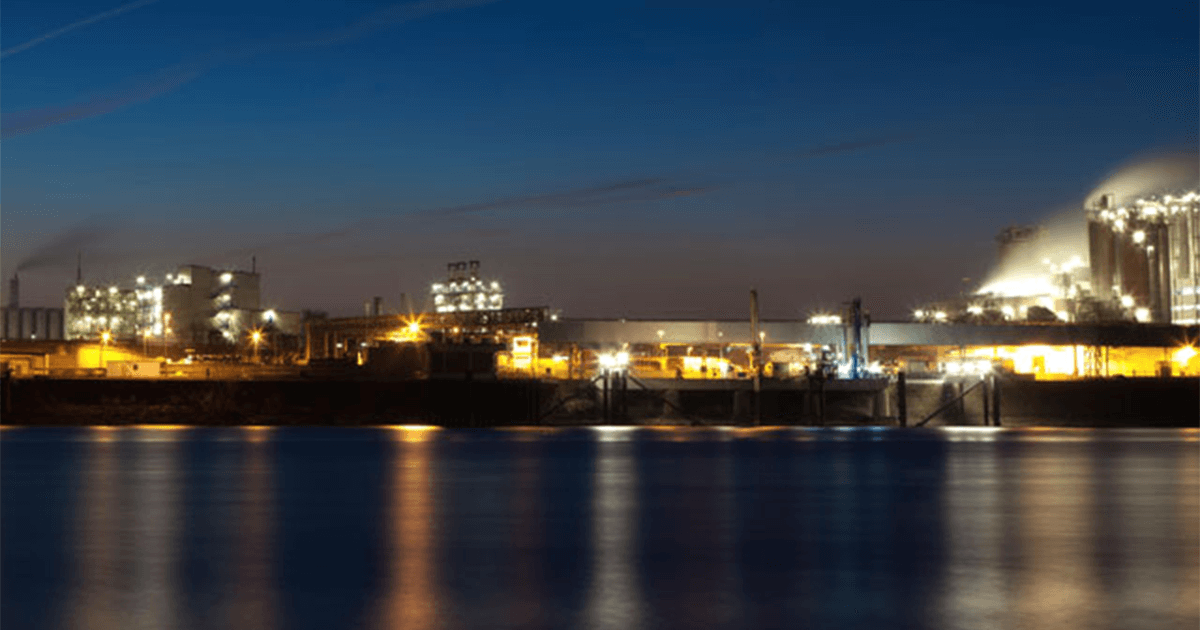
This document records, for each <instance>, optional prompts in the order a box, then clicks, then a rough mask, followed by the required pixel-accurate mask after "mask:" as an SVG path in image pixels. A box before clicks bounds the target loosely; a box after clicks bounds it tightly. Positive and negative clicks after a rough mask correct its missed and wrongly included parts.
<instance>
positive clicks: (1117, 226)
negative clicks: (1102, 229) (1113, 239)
mask: <svg viewBox="0 0 1200 630" xmlns="http://www.w3.org/2000/svg"><path fill="white" fill-rule="evenodd" d="M1113 229H1114V230H1116V231H1118V232H1123V231H1125V219H1117V220H1116V221H1113Z"/></svg>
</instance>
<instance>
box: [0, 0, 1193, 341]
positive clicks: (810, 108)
mask: <svg viewBox="0 0 1200 630" xmlns="http://www.w3.org/2000/svg"><path fill="white" fill-rule="evenodd" d="M1198 34H1200V14H1198V9H1197V3H1196V2H1195V1H1194V0H1187V1H1184V0H1177V1H1169V2H1127V1H1126V2H1057V3H1053V2H1052V3H1045V2H1042V1H1038V2H1012V1H1007V0H1006V1H995V2H975V3H968V2H903V3H900V2H897V3H862V2H849V3H835V2H830V3H806V2H782V1H776V2H755V1H747V0H738V1H726V0H639V1H637V2H616V1H613V0H604V1H602V2H532V1H529V0H497V1H495V2H486V1H481V0H427V1H424V2H416V3H387V2H374V1H366V0H358V1H354V2H348V1H342V0H328V1H322V2H303V1H297V0H287V1H268V0H262V1H260V0H253V1H239V2H228V1H225V0H209V1H204V2H200V1H198V0H158V1H152V0H142V1H140V2H133V3H128V4H119V3H114V2H111V1H105V0H86V1H75V2H68V1H58V2H46V1H44V0H5V2H4V19H3V22H2V31H0V38H2V39H0V41H2V46H0V47H2V48H3V57H2V58H3V61H2V64H3V66H2V67H3V73H2V75H0V88H2V90H3V95H4V97H3V104H2V105H3V107H2V111H3V150H2V156H3V163H2V169H3V171H2V175H3V187H2V205H3V213H2V215H0V229H2V237H3V241H2V243H3V248H2V252H0V253H2V261H0V262H2V271H3V274H4V277H5V278H7V277H11V276H12V273H13V272H14V271H15V270H16V269H17V268H18V267H19V266H21V264H22V262H23V261H25V265H24V268H23V269H22V271H21V277H22V287H21V293H22V303H23V304H24V305H59V304H61V299H62V294H63V290H64V289H65V288H66V287H67V285H69V284H73V282H74V275H75V251H76V250H77V249H82V251H83V256H84V259H85V264H84V272H85V276H86V277H87V279H88V280H93V281H113V280H117V281H121V280H124V281H127V280H128V279H129V278H131V277H132V276H133V275H135V274H137V273H153V274H156V275H157V274H162V273H165V272H167V271H170V270H171V269H173V267H174V266H175V265H177V264H181V263H199V264H210V265H216V266H230V267H239V268H249V266H250V257H251V256H252V255H255V256H257V262H258V270H259V271H261V272H262V273H263V274H264V275H263V286H264V293H265V299H266V302H267V305H269V306H276V307H279V308H283V309H288V310H300V309H303V308H315V309H323V310H327V311H329V312H331V313H333V314H355V313H361V312H362V302H363V301H364V300H366V299H369V298H370V297H371V296H374V295H381V296H383V297H384V298H385V300H387V302H388V303H389V304H392V305H395V304H396V303H398V299H399V295H400V293H401V292H406V293H408V294H409V296H411V297H414V298H415V299H416V302H417V304H418V305H419V304H421V303H423V302H424V301H425V297H426V293H427V291H428V285H429V283H430V282H431V281H433V280H436V279H439V278H440V277H441V276H442V275H443V274H444V271H445V264H446V263H447V262H450V261H455V260H465V259H479V260H481V261H482V262H483V271H484V274H485V275H486V276H488V277H495V278H497V279H499V280H501V281H502V282H504V284H505V285H506V287H507V289H508V304H509V305H512V306H527V305H528V306H532V305H549V306H552V307H556V308H561V309H563V313H564V315H565V316H567V317H605V316H614V317H621V316H628V317H654V316H670V317H744V316H745V315H746V312H747V306H746V305H747V290H748V289H749V288H750V287H751V286H752V285H753V286H756V287H758V289H759V293H760V296H761V298H760V299H761V302H762V307H763V313H764V315H765V316H767V317H776V318H790V317H804V316H806V315H807V314H809V313H810V312H811V311H814V310H818V309H828V308H836V307H837V305H838V304H839V303H841V302H843V301H845V300H848V299H850V298H852V297H854V296H856V295H860V296H862V298H863V300H864V305H865V306H866V307H867V308H868V309H870V310H872V311H873V312H875V313H876V315H877V316H878V317H902V316H903V315H904V314H905V313H906V312H907V310H908V309H909V308H911V307H912V306H914V305H916V304H918V303H920V302H921V301H922V300H926V299H930V298H935V297H945V296H949V295H954V294H956V293H958V292H960V291H962V290H963V289H964V288H972V287H973V286H975V285H976V284H977V283H978V281H979V279H980V278H981V277H982V276H983V275H984V274H985V271H986V270H987V268H988V266H989V264H990V263H991V262H992V260H993V257H994V253H995V244H994V236H995V234H996V233H997V232H998V231H999V230H1000V229H1001V228H1003V227H1005V226H1007V225H1010V224H1014V223H1026V222H1032V221H1036V220H1038V219H1039V218H1040V217H1044V216H1046V215H1048V214H1051V213H1054V212H1057V211H1061V210H1062V209H1064V208H1072V207H1076V208H1077V207H1078V206H1079V205H1080V204H1081V203H1082V200H1083V199H1084V197H1085V196H1086V195H1088V194H1089V192H1091V191H1092V190H1093V188H1095V187H1096V186H1097V184H1098V183H1099V182H1101V181H1103V180H1104V179H1105V178H1106V177H1107V176H1108V175H1110V174H1111V173H1113V172H1114V171H1115V170H1117V169H1119V168H1120V167H1122V165H1125V164H1128V163H1129V162H1130V161H1131V160H1137V159H1139V157H1144V156H1146V155H1153V154H1157V153H1160V152H1162V151H1182V152H1184V153H1185V154H1187V153H1190V154H1192V155H1195V153H1196V151H1197V147H1198V142H1197V124H1198V122H1197V110H1198V108H1200V105H1198V99H1197V94H1198V92H1200V79H1198V77H1200V69H1198V64H1197V60H1198V58H1200V41H1198V40H1200V36H1198ZM964 279H969V280H967V281H965V282H964ZM973 283H974V284H973Z"/></svg>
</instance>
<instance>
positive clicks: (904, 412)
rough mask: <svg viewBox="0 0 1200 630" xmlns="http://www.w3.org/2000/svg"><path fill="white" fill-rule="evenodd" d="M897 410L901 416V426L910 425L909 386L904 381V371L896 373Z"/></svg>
mask: <svg viewBox="0 0 1200 630" xmlns="http://www.w3.org/2000/svg"><path fill="white" fill-rule="evenodd" d="M896 376H897V378H896V411H897V412H898V413H899V416H900V426H902V427H906V426H908V387H907V386H906V385H905V383H904V372H900V373H899V374H897V375H896Z"/></svg>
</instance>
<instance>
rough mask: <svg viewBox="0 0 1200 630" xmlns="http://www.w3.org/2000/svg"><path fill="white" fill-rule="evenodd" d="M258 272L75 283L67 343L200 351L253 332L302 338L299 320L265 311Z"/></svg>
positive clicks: (199, 269)
mask: <svg viewBox="0 0 1200 630" xmlns="http://www.w3.org/2000/svg"><path fill="white" fill-rule="evenodd" d="M259 285H260V275H259V274H258V273H257V272H256V271H249V272H247V271H239V270H218V269H213V268H211V267H205V266H202V265H183V266H181V267H179V268H178V269H176V270H175V271H174V272H172V273H168V274H166V277H165V281H164V282H162V283H158V282H155V281H153V280H151V279H149V278H147V277H146V276H138V277H137V279H136V280H135V281H134V282H133V287H132V288H123V287H119V286H117V285H110V286H91V285H87V284H85V283H83V282H82V280H81V279H80V280H78V281H77V284H76V285H75V286H74V287H71V288H70V289H68V290H67V294H66V298H65V300H64V311H65V321H66V331H67V338H68V339H99V338H101V335H103V334H104V333H107V334H108V336H109V338H110V339H112V340H114V341H147V342H153V343H155V344H159V343H161V344H169V345H173V346H174V345H183V346H204V345H221V344H224V345H229V344H237V343H239V342H241V341H244V340H245V338H246V337H247V335H249V334H250V332H251V331H256V330H264V329H266V330H270V331H277V332H279V333H281V334H285V335H299V334H300V315H299V314H298V313H290V312H284V311H280V310H277V309H271V308H263V307H262V304H261V293H260V286H259Z"/></svg>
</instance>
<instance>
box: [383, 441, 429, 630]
mask: <svg viewBox="0 0 1200 630" xmlns="http://www.w3.org/2000/svg"><path fill="white" fill-rule="evenodd" d="M389 428H391V429H393V430H394V431H395V434H396V437H397V438H398V440H399V441H400V445H399V446H398V448H399V452H398V453H397V457H398V462H397V465H396V466H393V467H392V474H393V479H392V483H391V489H392V497H391V501H390V505H389V506H388V525H389V530H390V537H391V558H390V564H391V567H390V576H389V583H388V585H387V587H386V592H385V595H384V600H383V611H382V616H383V619H382V624H381V626H380V627H383V628H405V629H416V630H420V629H422V628H430V627H432V626H433V625H434V622H435V620H436V619H437V613H438V602H437V599H436V597H435V584H436V579H437V576H436V565H435V562H434V545H433V521H434V500H433V479H432V477H431V473H432V463H431V456H432V448H433V444H432V443H431V440H432V439H433V435H434V434H433V432H434V431H435V430H436V429H437V427H428V426H397V427H389Z"/></svg>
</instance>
